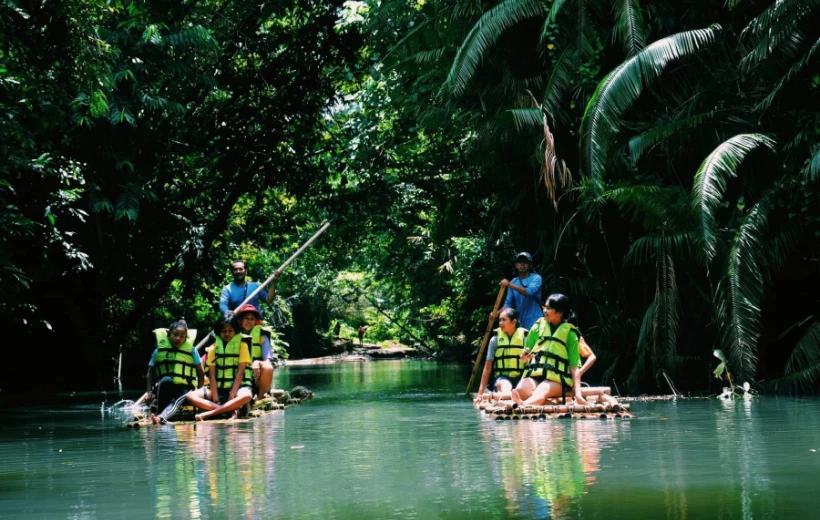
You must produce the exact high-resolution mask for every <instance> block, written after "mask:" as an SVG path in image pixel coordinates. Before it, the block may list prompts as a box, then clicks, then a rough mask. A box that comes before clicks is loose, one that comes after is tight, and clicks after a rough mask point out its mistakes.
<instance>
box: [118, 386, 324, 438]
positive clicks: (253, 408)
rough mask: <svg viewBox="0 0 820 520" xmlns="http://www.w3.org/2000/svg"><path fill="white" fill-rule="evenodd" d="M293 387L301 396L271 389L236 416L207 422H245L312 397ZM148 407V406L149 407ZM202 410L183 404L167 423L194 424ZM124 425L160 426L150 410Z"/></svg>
mask: <svg viewBox="0 0 820 520" xmlns="http://www.w3.org/2000/svg"><path fill="white" fill-rule="evenodd" d="M297 388H301V390H300V391H298V392H297V391H296V390H297ZM297 388H294V389H293V390H292V391H291V392H293V393H294V394H298V395H301V397H293V396H292V395H291V392H288V391H287V390H282V389H273V390H271V391H270V395H269V396H267V397H263V398H262V399H256V400H252V401H251V402H250V403H248V404H247V405H245V406H243V407H242V408H240V409H239V410H238V412H239V417H238V418H229V417H228V415H230V414H225V415H223V416H221V417H224V418H219V419H209V420H207V421H204V422H207V423H228V422H230V423H236V422H246V421H252V420H254V419H257V418H259V417H264V416H266V415H269V414H271V413H274V412H276V411H279V410H284V409H285V408H290V407H291V406H294V405H297V404H300V403H302V402H303V401H307V400H308V399H311V398H313V392H311V391H310V390H307V389H305V388H302V387H297ZM149 409H150V407H149ZM201 411H202V410H197V409H196V408H195V407H193V406H191V405H185V406H183V407H182V409H181V410H180V411H179V412H178V413H177V414H176V415H175V416H174V420H173V421H169V422H168V424H194V423H196V420H195V419H194V416H195V415H196V414H197V413H200V412H201ZM125 425H126V426H127V427H129V428H139V427H141V426H160V425H155V424H154V423H152V422H151V419H150V412H149V413H139V414H136V415H135V416H134V418H133V419H132V420H130V421H127V422H126V423H125Z"/></svg>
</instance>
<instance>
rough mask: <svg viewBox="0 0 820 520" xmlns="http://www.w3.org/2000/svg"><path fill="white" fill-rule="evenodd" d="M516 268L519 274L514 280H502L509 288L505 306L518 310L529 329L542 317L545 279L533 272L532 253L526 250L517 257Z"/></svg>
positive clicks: (524, 324) (523, 323) (523, 324)
mask: <svg viewBox="0 0 820 520" xmlns="http://www.w3.org/2000/svg"><path fill="white" fill-rule="evenodd" d="M515 270H516V271H517V273H518V276H516V277H515V278H513V279H512V281H509V280H507V279H504V280H501V286H502V287H506V288H507V299H506V300H505V301H504V307H508V308H510V309H515V310H517V311H518V314H519V316H521V326H522V327H524V328H525V329H528V330H529V329H530V328H532V326H533V324H534V323H535V322H536V321H537V320H538V319H539V318H541V286H542V284H543V280H542V279H541V276H540V275H539V274H538V273H534V272H532V255H531V254H529V253H528V252H526V251H522V252H520V253H518V256H516V257H515Z"/></svg>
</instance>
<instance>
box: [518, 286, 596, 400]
mask: <svg viewBox="0 0 820 520" xmlns="http://www.w3.org/2000/svg"><path fill="white" fill-rule="evenodd" d="M543 310H544V319H543V320H540V319H539V320H538V321H537V322H536V323H535V325H533V328H532V329H531V330H530V333H529V335H528V336H527V345H526V346H527V348H526V349H524V352H523V353H522V354H521V359H522V360H523V361H525V362H527V366H526V369H525V370H524V375H523V379H521V382H520V383H518V386H516V388H515V389H513V391H512V392H511V393H512V398H513V401H515V402H516V403H517V404H519V405H543V404H544V403H545V402H546V400H547V399H550V398H554V397H565V396H566V394H567V393H569V392H572V394H573V395H574V396H575V403H576V404H586V400H585V399H584V398H583V396H582V394H581V372H580V370H579V367H580V366H581V358H580V355H579V353H578V339H579V337H580V334H579V332H578V329H577V328H575V326H574V325H572V324H571V323H570V322H569V321H568V320H569V319H571V318H573V317H574V313H573V312H572V308H571V305H570V301H569V298H567V297H566V296H564V295H563V294H553V295H551V296H549V297H548V298H547V301H546V303H545V304H544V308H543Z"/></svg>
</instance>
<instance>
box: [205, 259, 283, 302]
mask: <svg viewBox="0 0 820 520" xmlns="http://www.w3.org/2000/svg"><path fill="white" fill-rule="evenodd" d="M231 272H232V273H233V282H231V283H229V284H228V285H226V286H225V287H223V288H222V294H220V295H219V312H221V313H222V314H223V315H224V314H225V313H226V312H228V311H232V310H234V309H236V308H237V307H239V304H240V303H242V302H243V301H245V298H247V297H248V295H249V294H251V293H252V292H253V291H255V290H256V288H257V287H259V284H258V283H256V282H247V281H245V275H246V274H247V270H246V269H245V262H243V261H242V260H236V261H234V262H233V263H232V264H231ZM281 274H282V273H281V272H279V271H276V272H275V273H274V276H273V282H271V286H270V292H268V291H266V290H264V289H262V290H261V291H259V294H257V295H256V296H254V298H253V299H252V300H251V301H249V302H248V303H250V304H251V305H253V306H254V307H256V310H258V311H259V312H260V314H261V312H262V309H260V308H259V298H264V300H265V301H266V302H268V303H270V302H272V301H273V297H274V296H276V279H277V278H279V275H281Z"/></svg>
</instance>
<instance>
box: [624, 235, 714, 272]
mask: <svg viewBox="0 0 820 520" xmlns="http://www.w3.org/2000/svg"><path fill="white" fill-rule="evenodd" d="M698 238H699V236H698V235H697V233H695V232H693V231H678V232H674V233H670V232H664V233H663V234H655V235H646V236H643V237H641V238H639V239H637V240H635V241H634V242H633V243H632V245H631V246H629V251H628V252H627V254H626V257H624V263H625V264H627V265H629V264H632V265H643V264H644V263H648V262H650V261H654V260H655V259H656V258H658V257H659V256H660V255H661V254H662V253H663V251H664V248H666V251H668V252H669V254H670V255H673V256H674V258H678V259H681V260H687V259H693V258H697V254H698V251H699V243H698Z"/></svg>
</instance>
